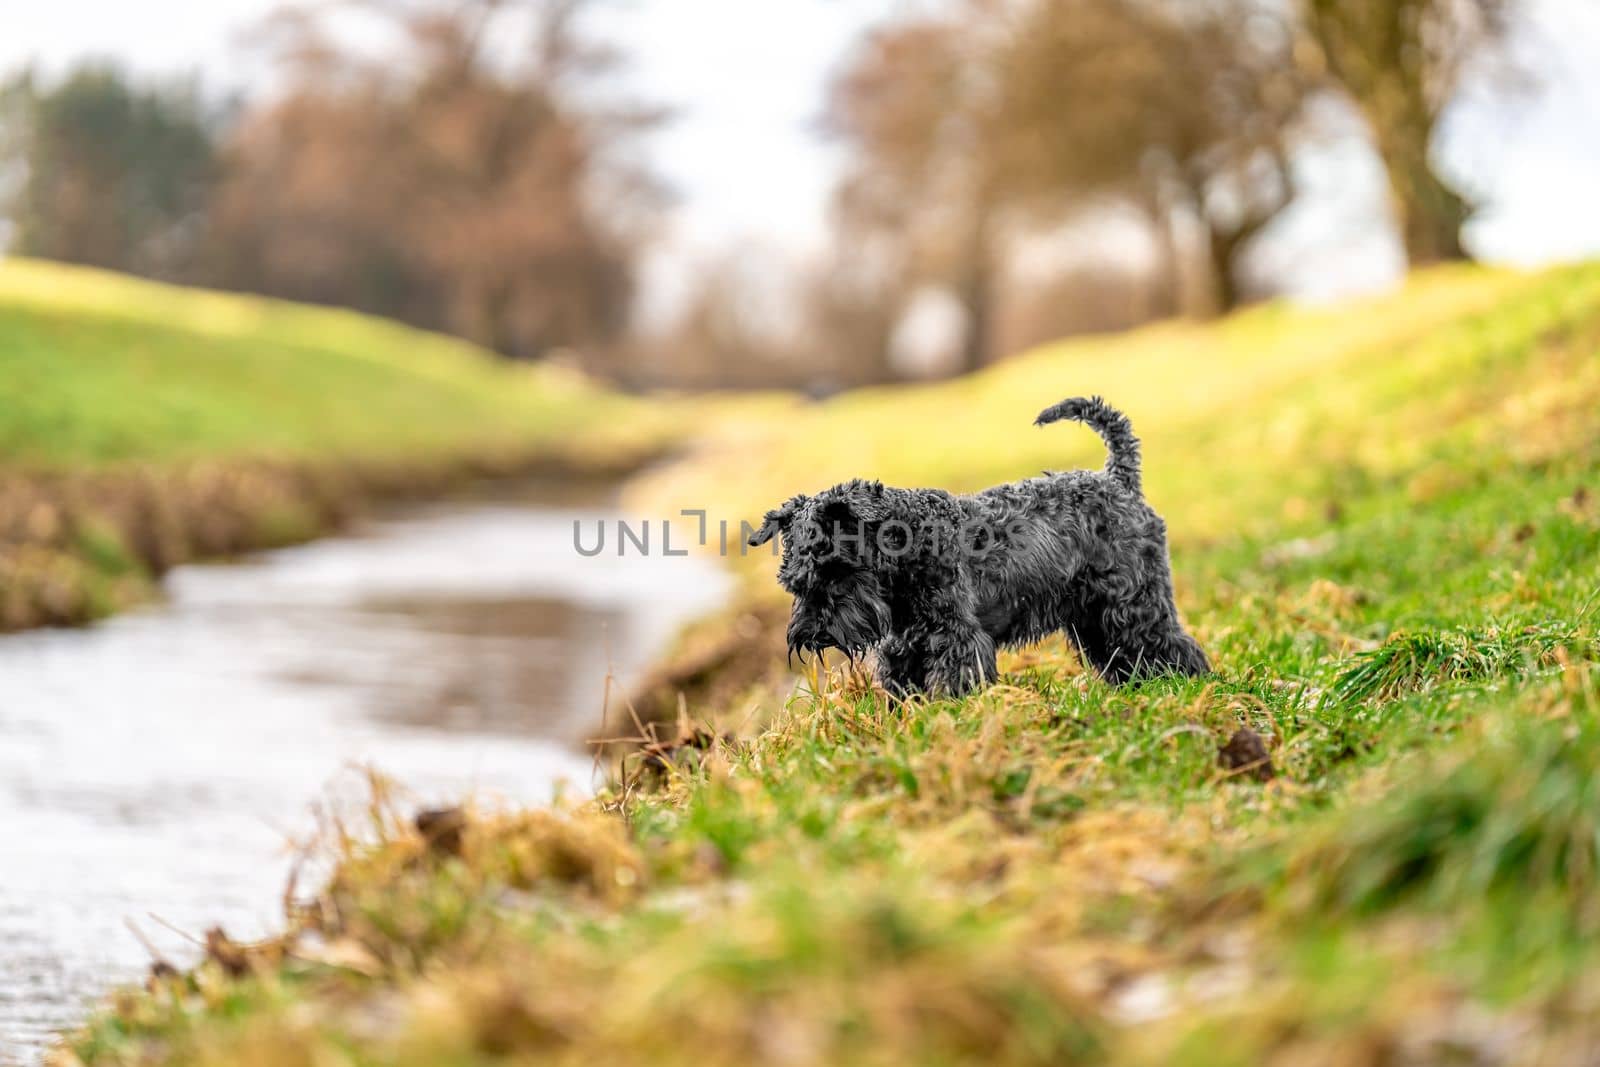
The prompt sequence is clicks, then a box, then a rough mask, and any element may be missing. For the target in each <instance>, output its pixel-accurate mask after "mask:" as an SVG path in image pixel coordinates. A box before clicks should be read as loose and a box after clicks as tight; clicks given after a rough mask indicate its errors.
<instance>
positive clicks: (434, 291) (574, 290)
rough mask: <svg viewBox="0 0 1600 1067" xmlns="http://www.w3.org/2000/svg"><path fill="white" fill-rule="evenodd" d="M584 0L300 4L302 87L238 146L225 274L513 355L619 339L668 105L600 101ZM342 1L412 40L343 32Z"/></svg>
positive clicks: (232, 154)
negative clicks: (648, 162) (641, 152)
mask: <svg viewBox="0 0 1600 1067" xmlns="http://www.w3.org/2000/svg"><path fill="white" fill-rule="evenodd" d="M586 6H587V5H586V4H585V3H584V0H525V2H513V0H414V2H409V3H395V2H376V0H372V2H364V3H353V4H349V3H347V4H332V5H321V6H319V7H315V8H304V7H289V8H285V9H284V10H283V11H282V12H281V13H280V15H279V16H278V17H277V18H276V19H275V20H274V21H273V22H271V23H270V24H269V26H268V27H267V31H266V35H267V39H268V42H269V44H271V45H272V46H273V47H274V48H275V49H276V52H277V54H278V56H279V58H280V60H281V62H282V65H283V67H284V70H285V74H286V77H287V83H288V89H287V91H286V92H285V93H284V94H283V95H282V96H281V98H279V99H278V100H277V101H276V102H274V103H272V104H270V105H269V106H267V107H265V108H263V109H261V110H259V111H258V112H256V113H255V114H253V115H251V116H250V117H249V119H248V120H247V121H246V123H245V124H244V125H243V127H242V128H241V131H240V134H239V136H238V137H237V138H235V139H234V141H233V142H232V143H231V144H230V145H229V149H228V157H227V158H228V179H227V182H226V185H225V187H224V189H223V193H222V197H221V203H220V204H219V208H218V241H217V245H218V250H219V257H220V262H221V269H222V270H223V272H224V275H225V277H227V278H228V279H229V281H230V282H231V283H232V284H234V285H237V286H239V287H242V288H248V289H259V290H263V291H267V292H273V293H279V294H282V295H286V296H292V297H296V298H300V299H312V300H319V301H324V302H330V303H340V304H348V305H352V306H355V307H360V308H363V309H366V310H371V311H377V312H380V313H383V314H388V315H393V316H396V317H398V318H402V319H406V320H409V321H412V322H416V323H419V324H421V325H426V326H434V327H440V328H445V329H449V330H451V331H453V332H456V333H459V334H462V335H464V336H466V337H468V338H471V339H472V340H474V341H477V342H479V343H481V344H483V345H486V346H488V347H490V348H493V349H495V350H496V351H499V352H502V353H504V354H507V355H513V356H520V357H537V356H540V355H543V354H545V353H547V352H549V351H551V350H553V349H556V348H561V347H574V348H580V349H581V348H583V347H586V346H595V345H603V344H605V343H608V342H609V341H611V340H613V339H614V338H615V337H616V336H617V335H618V334H619V333H620V331H621V330H622V329H623V328H624V327H625V326H626V324H627V320H628V313H629V309H630V306H631V303H632V296H633V271H634V264H635V261H636V258H637V255H638V252H639V251H640V249H641V247H642V245H643V243H644V241H645V239H646V238H647V236H648V234H649V227H650V224H651V222H652V220H653V218H654V213H655V209H656V208H658V207H659V205H660V202H661V199H662V191H661V189H660V187H659V185H658V184H657V183H656V182H655V181H654V180H653V179H652V178H651V176H650V175H649V174H648V173H647V172H646V171H645V170H644V169H643V168H642V166H641V165H640V164H639V163H638V161H637V159H636V158H635V156H634V155H633V153H632V151H631V149H632V147H633V146H634V144H635V143H636V141H637V137H638V135H639V134H640V133H642V132H644V131H645V130H648V129H649V128H651V126H652V125H653V124H654V123H656V122H657V121H659V119H660V118H661V114H660V112H658V111H654V110H649V109H643V108H636V107H608V106H605V105H604V104H602V103H600V102H599V100H598V96H599V94H598V93H597V91H596V88H595V85H596V82H597V81H598V80H599V79H600V77H601V76H603V75H605V74H607V73H609V72H610V71H611V70H612V69H613V68H614V66H615V64H616V62H617V57H616V56H615V54H613V53H612V52H610V51H609V50H607V49H604V48H603V47H600V46H597V45H595V44H593V43H592V42H590V41H589V40H587V39H586V38H585V36H584V35H583V34H582V33H581V32H580V29H579V26H578V20H579V15H580V14H581V13H582V10H583V8H584V7H586ZM336 10H343V11H346V12H348V11H350V10H355V11H358V12H360V13H363V14H365V15H366V16H368V17H372V18H377V19H381V20H383V22H384V23H385V24H386V25H387V26H388V27H389V28H391V29H392V30H394V31H397V32H396V33H395V37H396V39H397V40H398V41H399V48H398V52H397V53H394V52H391V53H386V54H383V55H381V56H379V57H376V58H372V57H369V56H367V55H366V54H364V53H362V52H360V51H357V50H355V49H353V48H348V47H344V46H342V45H341V43H340V42H339V41H338V40H337V39H336V38H335V36H334V35H333V32H332V30H331V29H330V28H329V25H328V24H327V20H326V18H325V16H326V15H328V14H329V13H330V12H334V11H336ZM516 27H521V28H523V29H524V30H525V34H524V36H522V37H521V38H520V40H521V44H520V45H518V44H516V43H514V42H513V41H512V40H511V39H510V38H509V37H508V34H509V33H510V31H511V30H512V29H513V28H516Z"/></svg>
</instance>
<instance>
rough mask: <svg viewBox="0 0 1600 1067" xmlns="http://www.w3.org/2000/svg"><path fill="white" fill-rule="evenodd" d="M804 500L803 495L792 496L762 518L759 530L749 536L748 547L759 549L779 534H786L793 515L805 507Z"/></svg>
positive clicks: (804, 496) (805, 498)
mask: <svg viewBox="0 0 1600 1067" xmlns="http://www.w3.org/2000/svg"><path fill="white" fill-rule="evenodd" d="M806 500H807V497H806V495H805V494H804V493H802V494H800V495H799V496H792V497H790V498H789V499H788V500H785V501H784V502H783V503H782V504H780V505H779V506H778V507H775V508H773V509H772V510H771V511H769V512H767V513H766V514H765V515H764V516H762V518H761V528H760V529H759V530H757V531H756V532H755V533H753V534H751V535H750V547H751V548H756V547H759V546H761V545H764V544H766V543H767V542H768V541H770V540H772V539H773V538H774V537H777V536H778V535H779V534H781V533H788V532H789V526H790V524H791V523H793V522H794V517H795V515H797V514H798V513H799V511H800V508H801V507H803V506H804V505H805V502H806Z"/></svg>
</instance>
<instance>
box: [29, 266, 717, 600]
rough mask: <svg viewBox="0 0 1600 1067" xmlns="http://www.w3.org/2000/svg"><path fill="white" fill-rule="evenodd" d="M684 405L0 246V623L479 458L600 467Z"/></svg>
mask: <svg viewBox="0 0 1600 1067" xmlns="http://www.w3.org/2000/svg"><path fill="white" fill-rule="evenodd" d="M686 425H688V407H687V405H684V404H681V403H679V404H674V403H670V402H663V401H657V402H653V403H649V404H646V403H643V402H641V401H637V400H632V399H627V398H624V397H622V396H620V395H617V394H614V393H611V392H608V391H605V390H603V389H601V388H600V387H598V386H597V385H595V384H593V383H592V382H589V381H587V380H586V379H584V378H582V377H581V376H579V375H578V374H576V373H574V372H571V371H566V370H563V369H562V368H559V367H554V366H527V365H522V366H517V365H512V364H508V363H506V362H505V361H502V360H497V359H495V358H494V357H493V356H492V355H491V354H490V353H487V352H484V351H482V350H480V349H476V348H474V347H472V346H471V345H468V344H465V343H463V342H460V341H456V340H452V339H450V338H446V337H442V336H439V335H436V334H428V333H423V332H421V331H417V330H412V329H407V328H405V327H402V326H399V325H396V324H393V323H389V322H384V321H381V320H378V319H373V318H370V317H367V316H362V315H357V314H354V313H350V312H343V311H332V310H326V309H320V308H311V307H305V306H300V305H294V304H287V303H282V302H276V301H268V300H261V299H255V298H250V297H243V296H233V295H227V294H222V293H211V292H204V291H199V290H193V289H180V288H175V287H171V286H164V285H158V284H154V283H151V282H146V281H139V280H136V279H133V278H128V277H124V276H121V275H116V274H108V273H105V272H102V271H93V270H85V269H82V268H75V267H66V266H61V265H58V264H49V263H42V262H33V261H28V260H16V259H4V260H0V631H6V630H12V629H23V628H27V627H32V626H40V625H52V624H75V623H82V622H86V621H90V620H93V619H95V618H98V617H100V616H103V615H105V614H108V613H109V612H112V611H114V610H116V609H117V608H118V607H119V606H121V605H123V604H126V603H128V602H130V601H134V600H138V599H142V598H143V597H145V596H147V595H148V594H149V592H150V581H149V579H150V577H151V576H152V575H154V574H158V573H160V572H161V571H163V570H164V569H166V568H167V567H170V566H172V565H174V564H176V563H180V562H183V561H184V560H187V559H193V558H198V557H214V556H219V555H233V554H236V553H239V552H242V551H247V550H252V549H260V548H269V547H274V546H278V545H283V544H289V543H293V542H296V541H303V540H306V539H307V538H310V537H313V536H316V535H317V534H319V533H325V532H327V531H329V530H330V529H332V528H334V527H336V526H337V525H339V524H340V523H341V522H343V521H344V520H345V519H346V518H347V517H348V516H349V515H350V514H352V513H353V512H355V511H357V510H359V508H360V507H361V506H362V504H363V503H365V502H368V501H370V500H371V499H373V498H376V497H390V496H407V495H409V496H417V495H421V494H425V493H434V494H436V493H438V492H441V491H443V490H444V489H445V488H447V487H448V486H449V485H450V484H451V483H452V482H457V481H461V480H464V479H466V478H468V477H472V476H475V475H478V474H482V473H501V474H512V473H518V472H522V471H527V470H530V469H544V470H559V471H565V472H568V473H572V474H576V475H582V474H585V473H588V474H596V475H609V474H615V473H616V472H619V471H627V470H630V469H634V468H636V467H638V466H640V465H642V464H643V463H644V462H645V461H647V460H648V459H650V458H651V457H652V456H655V455H659V454H660V453H662V452H664V451H666V450H668V449H669V448H671V447H672V446H673V445H674V443H675V440H676V438H678V437H680V436H681V435H682V434H683V433H684V432H685V426H686Z"/></svg>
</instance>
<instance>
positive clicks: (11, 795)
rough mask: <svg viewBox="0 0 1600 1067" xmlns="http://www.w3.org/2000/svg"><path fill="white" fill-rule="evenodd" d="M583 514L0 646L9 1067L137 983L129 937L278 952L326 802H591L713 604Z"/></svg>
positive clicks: (523, 511)
mask: <svg viewBox="0 0 1600 1067" xmlns="http://www.w3.org/2000/svg"><path fill="white" fill-rule="evenodd" d="M606 515H607V511H606V508H605V507H604V506H603V505H602V506H599V507H596V506H595V505H594V504H593V503H592V502H584V503H582V504H574V503H571V502H568V503H566V504H564V505H559V506H552V505H550V504H549V503H544V504H541V505H539V506H533V505H528V504H522V503H518V504H471V505H456V506H452V507H450V508H445V509H437V510H433V511H428V512H423V513H413V514H410V515H408V516H406V517H404V518H397V519H391V520H386V521H382V522H378V523H374V524H372V525H371V526H370V527H368V528H366V529H363V530H361V531H359V532H357V533H356V534H355V535H352V536H348V537H342V538H338V539H333V540H327V541H322V542H318V543H316V544H312V545H307V546H304V547H300V548H295V549H289V550H285V551H281V552H275V553H271V554H267V555H263V556H261V557H259V558H255V559H252V560H250V561H247V562H245V563H240V564H232V565H206V566H194V567H186V568H183V569H180V570H178V571H176V572H174V573H173V574H172V575H171V576H170V578H169V581H168V591H169V593H170V597H169V599H168V600H167V601H166V602H164V603H162V604H159V605H155V606H152V607H150V608H147V609H144V610H141V611H138V612H135V613H132V614H128V615H125V616H122V617H119V618H117V619H114V620H111V621H109V622H107V623H104V624H102V625H100V626H98V627H95V628H93V629H90V630H85V631H55V632H40V633H29V634H22V635H17V636H12V637H4V638H0V1063H4V1062H7V1060H8V1054H9V1058H20V1059H21V1060H23V1061H24V1062H27V1061H28V1060H30V1059H32V1058H35V1057H37V1056H38V1054H39V1051H40V1049H41V1046H42V1045H43V1043H44V1042H46V1041H47V1040H48V1039H49V1037H50V1035H51V1033H52V1032H53V1031H54V1030H56V1029H58V1028H61V1027H64V1026H68V1025H70V1024H72V1023H73V1022H74V1021H75V1020H77V1019H78V1018H80V1017H81V1015H82V1012H83V1011H84V1009H85V1006H86V1004H88V1003H91V1002H92V1001H93V1000H94V998H96V997H97V996H99V995H102V994H103V993H104V992H105V991H106V990H107V989H108V988H110V987H112V986H114V985H116V984H118V983H122V982H126V981H129V980H138V979H140V978H142V976H143V974H144V972H145V970H146V969H147V967H148V966H149V962H150V953H149V951H148V950H147V949H146V948H145V947H144V945H143V944H141V941H140V939H139V938H138V937H136V936H135V934H134V933H133V932H132V931H131V930H130V929H129V921H130V920H132V922H133V924H134V925H136V926H137V927H138V928H139V929H140V930H141V931H142V932H143V934H144V935H145V937H146V939H147V940H149V941H151V942H153V943H154V944H155V946H156V948H157V949H158V950H159V951H161V952H162V953H163V954H166V955H169V956H170V957H171V958H173V959H174V960H176V961H178V962H183V961H184V960H186V959H189V958H192V955H193V949H192V946H190V945H188V943H187V942H185V941H184V940H183V939H182V938H180V937H178V936H177V935H175V934H173V933H171V932H170V931H169V930H168V929H167V928H166V927H165V926H163V925H162V924H161V922H158V921H157V919H153V918H151V916H152V915H154V916H157V917H159V920H161V921H164V922H165V923H167V924H170V925H172V926H175V927H177V928H179V929H180V930H185V931H193V932H200V931H203V930H205V929H206V928H207V927H209V926H211V925H214V924H218V923H220V924H222V925H224V926H225V927H226V928H227V930H228V932H229V933H230V934H231V935H233V936H235V937H246V938H248V937H252V936H258V935H261V934H265V933H267V932H270V931H272V930H273V929H274V928H275V926H276V925H277V923H278V915H279V903H278V901H279V899H280V896H281V893H282V890H283V887H284V881H285V878H286V875H287V872H288V869H289V866H290V860H289V858H288V850H287V847H286V844H287V842H288V841H289V840H290V839H292V838H295V837H297V836H303V835H304V834H305V832H306V831H307V830H308V829H309V827H310V825H311V824H312V821H313V820H312V816H311V811H312V808H313V805H314V804H316V803H318V802H324V803H327V802H330V801H331V802H338V801H339V800H340V798H341V797H344V798H350V797H352V796H353V795H354V794H357V793H358V792H359V791H360V790H361V789H362V788H363V786H362V785H361V783H360V781H359V779H360V775H359V774H358V773H357V772H355V771H353V770H352V769H351V768H352V767H355V766H358V765H368V766H373V767H376V768H378V769H379V770H381V771H383V772H385V773H387V774H390V775H392V776H394V777H395V778H396V779H398V780H400V781H401V782H403V783H405V785H406V786H407V787H408V789H409V790H410V791H411V793H412V796H413V798H414V802H415V803H418V804H423V803H430V802H435V803H436V802H448V801H450V800H453V799H459V798H460V797H462V796H463V795H464V794H468V793H472V794H476V795H479V796H485V797H489V798H502V799H506V800H514V801H518V802H531V803H539V802H544V801H547V800H548V799H549V798H550V797H551V795H552V792H553V791H554V790H556V789H557V788H567V789H569V790H578V791H582V790H586V789H588V788H589V787H590V784H591V778H590V775H591V766H592V765H591V760H590V759H589V758H588V757H587V756H586V755H585V753H584V746H583V744H582V742H583V740H584V739H585V738H586V737H588V736H592V735H593V734H594V732H595V730H596V724H597V723H598V719H599V714H600V709H601V704H602V699H603V694H604V690H605V684H606V678H607V675H608V673H610V674H613V675H616V676H618V677H620V678H624V679H625V678H627V677H628V676H629V675H630V674H632V673H635V672H636V671H637V670H638V669H639V668H640V667H641V666H642V665H643V664H644V663H645V662H646V661H647V660H648V659H649V657H651V656H652V655H655V654H656V653H657V652H658V651H659V650H660V647H661V645H662V644H663V642H664V641H665V640H667V639H668V638H669V637H670V636H671V633H672V631H673V629H674V628H675V627H676V626H677V625H678V624H679V623H681V622H682V621H684V620H685V619H687V618H689V617H691V616H693V615H695V614H699V613H703V612H705V611H707V610H709V609H710V608H711V607H713V606H714V605H715V604H716V603H717V602H718V601H719V600H720V599H721V597H722V596H723V595H724V592H725V589H724V585H723V583H724V579H723V576H722V573H721V571H720V570H719V569H718V568H717V566H716V564H715V562H714V561H707V560H699V559H695V558H663V557H655V558H639V557H637V556H636V555H633V554H630V556H629V557H628V558H625V559H618V558H616V556H615V554H614V552H613V553H610V554H607V555H603V556H600V557H597V558H593V559H585V558H582V557H580V556H579V555H578V554H577V553H576V552H575V551H574V550H573V544H572V523H573V520H574V519H575V518H581V519H583V520H584V521H585V523H586V525H585V531H586V537H587V538H588V540H587V541H586V543H592V538H593V529H594V526H593V523H594V521H595V520H596V519H597V518H598V517H601V516H606Z"/></svg>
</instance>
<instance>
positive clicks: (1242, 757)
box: [1217, 726, 1277, 782]
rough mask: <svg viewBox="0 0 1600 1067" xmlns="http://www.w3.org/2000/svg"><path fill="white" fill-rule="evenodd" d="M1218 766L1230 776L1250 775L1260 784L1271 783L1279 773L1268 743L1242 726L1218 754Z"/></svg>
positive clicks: (1248, 728)
mask: <svg viewBox="0 0 1600 1067" xmlns="http://www.w3.org/2000/svg"><path fill="white" fill-rule="evenodd" d="M1217 766H1219V767H1221V768H1222V769H1223V770H1225V771H1227V772H1229V773H1230V774H1237V775H1246V774H1247V775H1250V776H1252V777H1254V778H1255V780H1256V781H1258V782H1270V781H1271V780H1272V779H1273V778H1274V777H1275V776H1276V775H1277V772H1276V771H1275V770H1274V769H1273V767H1272V755H1271V753H1269V752H1268V751H1267V742H1266V739H1265V738H1263V737H1262V736H1261V735H1260V734H1258V733H1256V732H1255V731H1254V730H1252V729H1250V727H1248V726H1241V727H1239V728H1238V729H1237V730H1235V731H1234V732H1233V736H1232V737H1230V738H1228V743H1227V744H1225V745H1223V746H1222V748H1221V749H1220V750H1219V751H1218V752H1217Z"/></svg>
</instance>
